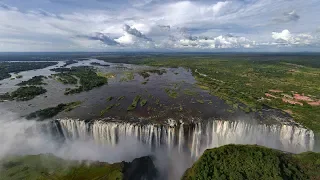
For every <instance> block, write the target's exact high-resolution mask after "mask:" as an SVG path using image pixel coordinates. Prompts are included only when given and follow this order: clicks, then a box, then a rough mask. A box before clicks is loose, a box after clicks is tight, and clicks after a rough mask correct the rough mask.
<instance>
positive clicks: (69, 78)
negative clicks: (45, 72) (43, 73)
mask: <svg viewBox="0 0 320 180" xmlns="http://www.w3.org/2000/svg"><path fill="white" fill-rule="evenodd" d="M53 76H55V77H56V78H57V80H58V81H60V82H62V83H63V84H77V83H78V80H77V78H75V77H74V76H73V75H72V74H69V73H59V74H54V75H53Z"/></svg>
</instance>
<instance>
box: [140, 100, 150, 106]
mask: <svg viewBox="0 0 320 180" xmlns="http://www.w3.org/2000/svg"><path fill="white" fill-rule="evenodd" d="M147 102H148V100H146V99H142V100H141V101H140V106H141V107H143V106H145V105H146V104H147Z"/></svg>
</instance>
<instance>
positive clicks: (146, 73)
mask: <svg viewBox="0 0 320 180" xmlns="http://www.w3.org/2000/svg"><path fill="white" fill-rule="evenodd" d="M138 74H139V75H140V76H142V77H143V78H144V79H146V78H148V77H150V74H149V73H148V72H146V71H142V72H139V73H138Z"/></svg>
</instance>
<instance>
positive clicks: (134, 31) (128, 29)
mask: <svg viewBox="0 0 320 180" xmlns="http://www.w3.org/2000/svg"><path fill="white" fill-rule="evenodd" d="M123 30H124V31H125V32H126V33H127V34H130V35H133V36H135V37H138V38H143V39H146V40H148V41H152V40H151V39H150V38H148V37H147V36H145V35H144V34H142V33H141V32H140V31H138V30H137V29H136V28H134V27H130V26H129V25H127V24H125V25H124V26H123Z"/></svg>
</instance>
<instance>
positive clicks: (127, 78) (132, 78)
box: [120, 72, 134, 82]
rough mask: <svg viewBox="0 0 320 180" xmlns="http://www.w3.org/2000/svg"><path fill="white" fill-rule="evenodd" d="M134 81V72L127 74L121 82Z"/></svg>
mask: <svg viewBox="0 0 320 180" xmlns="http://www.w3.org/2000/svg"><path fill="white" fill-rule="evenodd" d="M132 80H134V73H133V72H126V73H125V74H124V77H121V79H120V82H129V81H132Z"/></svg>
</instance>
